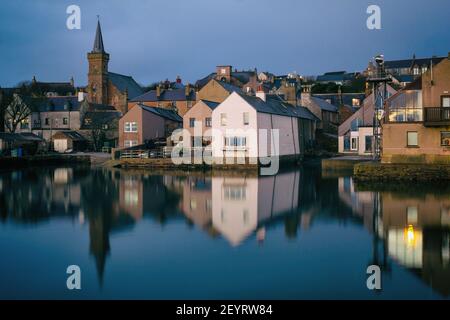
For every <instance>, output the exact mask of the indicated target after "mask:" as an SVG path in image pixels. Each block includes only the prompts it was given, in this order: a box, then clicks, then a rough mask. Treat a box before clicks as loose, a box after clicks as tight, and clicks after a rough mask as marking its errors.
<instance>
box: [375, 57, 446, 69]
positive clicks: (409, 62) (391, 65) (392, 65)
mask: <svg viewBox="0 0 450 320" xmlns="http://www.w3.org/2000/svg"><path fill="white" fill-rule="evenodd" d="M445 58H446V57H432V58H421V59H403V60H391V61H385V62H384V66H385V68H386V69H400V68H411V67H412V66H413V64H414V65H418V66H429V65H430V62H431V61H433V64H434V65H435V64H438V63H439V62H441V61H442V60H443V59H445Z"/></svg>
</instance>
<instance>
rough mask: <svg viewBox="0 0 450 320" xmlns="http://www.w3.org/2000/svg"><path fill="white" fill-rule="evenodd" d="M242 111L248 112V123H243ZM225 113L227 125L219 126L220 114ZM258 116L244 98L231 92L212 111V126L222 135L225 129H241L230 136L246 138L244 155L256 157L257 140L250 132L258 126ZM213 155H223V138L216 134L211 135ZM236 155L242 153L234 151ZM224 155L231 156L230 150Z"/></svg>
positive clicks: (224, 134) (225, 133)
mask: <svg viewBox="0 0 450 320" xmlns="http://www.w3.org/2000/svg"><path fill="white" fill-rule="evenodd" d="M244 112H248V113H249V124H248V125H244V116H243V114H244ZM221 113H224V114H226V115H227V125H226V126H221V124H220V114H221ZM257 121H258V118H257V113H256V110H255V109H253V107H252V106H250V105H249V104H248V103H247V102H246V101H245V100H244V99H242V98H241V97H240V96H239V95H238V94H236V93H233V94H231V95H230V96H229V97H228V98H227V99H225V101H224V102H222V103H221V104H220V105H219V106H217V108H215V109H214V111H213V113H212V128H213V129H214V130H217V132H219V133H221V134H222V137H225V136H226V135H227V130H241V133H240V134H239V133H238V134H230V133H228V135H231V136H242V137H246V138H247V150H246V151H245V156H246V157H251V158H256V157H257V156H258V141H257V137H255V136H254V135H253V134H252V133H253V132H254V131H253V129H255V130H256V129H257V128H258V123H257ZM212 148H213V157H223V156H224V152H223V149H224V140H223V138H220V139H219V138H218V135H214V136H213V147H212ZM234 155H235V156H236V155H237V156H240V155H242V153H239V152H237V153H234ZM225 156H226V157H232V156H233V153H232V152H226V153H225Z"/></svg>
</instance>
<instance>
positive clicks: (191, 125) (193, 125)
mask: <svg viewBox="0 0 450 320" xmlns="http://www.w3.org/2000/svg"><path fill="white" fill-rule="evenodd" d="M194 127H195V118H189V128H194Z"/></svg>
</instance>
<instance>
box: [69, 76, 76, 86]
mask: <svg viewBox="0 0 450 320" xmlns="http://www.w3.org/2000/svg"><path fill="white" fill-rule="evenodd" d="M70 85H71V86H72V87H73V86H75V81H73V77H71V78H70Z"/></svg>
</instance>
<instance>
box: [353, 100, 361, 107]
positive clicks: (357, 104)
mask: <svg viewBox="0 0 450 320" xmlns="http://www.w3.org/2000/svg"><path fill="white" fill-rule="evenodd" d="M360 105H361V101H360V100H359V99H352V106H354V107H359V106H360Z"/></svg>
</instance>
